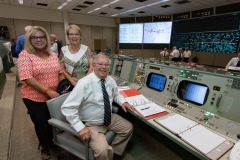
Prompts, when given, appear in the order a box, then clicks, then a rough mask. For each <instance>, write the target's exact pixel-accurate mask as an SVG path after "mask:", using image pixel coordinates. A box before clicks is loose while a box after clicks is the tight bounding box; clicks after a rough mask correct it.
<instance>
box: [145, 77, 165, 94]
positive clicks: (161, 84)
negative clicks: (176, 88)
mask: <svg viewBox="0 0 240 160" xmlns="http://www.w3.org/2000/svg"><path fill="white" fill-rule="evenodd" d="M166 81H167V77H166V76H164V75H160V74H157V73H150V74H149V75H148V79H147V86H148V87H149V88H152V89H154V90H157V91H159V92H162V91H163V90H164V88H165V84H166Z"/></svg>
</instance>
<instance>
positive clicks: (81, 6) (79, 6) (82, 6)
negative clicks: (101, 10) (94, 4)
mask: <svg viewBox="0 0 240 160" xmlns="http://www.w3.org/2000/svg"><path fill="white" fill-rule="evenodd" d="M76 7H78V8H87V7H88V6H84V5H81V4H79V5H76Z"/></svg>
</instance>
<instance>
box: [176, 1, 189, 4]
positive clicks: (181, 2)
mask: <svg viewBox="0 0 240 160" xmlns="http://www.w3.org/2000/svg"><path fill="white" fill-rule="evenodd" d="M189 2H191V1H189V0H181V1H177V2H175V3H177V4H186V3H189Z"/></svg>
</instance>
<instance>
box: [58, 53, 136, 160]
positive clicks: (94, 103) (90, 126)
mask: <svg viewBox="0 0 240 160" xmlns="http://www.w3.org/2000/svg"><path fill="white" fill-rule="evenodd" d="M109 66H110V60H109V58H108V57H107V56H106V55H104V54H98V55H94V57H93V72H92V73H91V74H89V75H87V76H86V77H84V78H82V79H80V80H79V81H78V83H77V85H76V86H75V87H74V89H73V91H72V92H71V93H70V95H69V96H68V98H67V99H66V100H65V102H64V103H63V105H62V108H61V109H62V113H63V115H65V116H66V119H67V121H68V122H69V123H70V124H71V126H72V127H73V128H74V129H75V130H76V131H77V132H78V133H79V137H80V139H81V140H83V141H89V146H90V148H91V149H92V150H93V152H94V155H95V158H96V159H97V160H112V159H113V153H114V156H116V157H120V156H121V155H122V154H123V151H124V149H125V147H126V145H127V143H128V141H129V139H130V137H131V136H132V133H133V126H132V124H131V123H130V122H128V121H127V120H125V119H123V118H122V117H121V116H119V115H117V114H114V113H111V116H110V117H111V122H110V124H109V125H106V124H105V117H104V114H106V112H105V110H106V108H105V107H106V105H105V98H106V97H105V95H104V96H103V93H104V89H103V88H105V87H103V84H105V86H106V90H107V94H108V96H109V102H110V104H112V102H113V101H115V102H116V103H118V104H119V105H121V106H122V109H123V110H124V111H125V112H127V110H131V111H133V106H132V105H130V104H128V103H127V102H126V101H125V99H124V97H123V96H122V95H121V94H120V93H119V91H118V88H117V84H116V82H115V81H114V79H113V78H112V77H110V76H108V73H109ZM102 81H103V82H102ZM104 81H105V82H104ZM101 83H102V84H101ZM110 108H111V110H112V106H111V107H110ZM107 130H111V131H114V132H115V133H116V136H115V138H114V140H113V141H112V143H111V146H110V145H109V144H108V143H107V141H106V138H105V135H104V133H105V132H106V131H107Z"/></svg>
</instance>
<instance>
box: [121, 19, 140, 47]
mask: <svg viewBox="0 0 240 160" xmlns="http://www.w3.org/2000/svg"><path fill="white" fill-rule="evenodd" d="M142 39H143V23H129V24H119V43H142Z"/></svg>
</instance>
